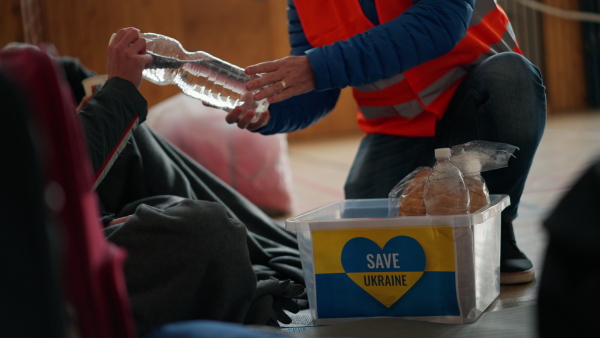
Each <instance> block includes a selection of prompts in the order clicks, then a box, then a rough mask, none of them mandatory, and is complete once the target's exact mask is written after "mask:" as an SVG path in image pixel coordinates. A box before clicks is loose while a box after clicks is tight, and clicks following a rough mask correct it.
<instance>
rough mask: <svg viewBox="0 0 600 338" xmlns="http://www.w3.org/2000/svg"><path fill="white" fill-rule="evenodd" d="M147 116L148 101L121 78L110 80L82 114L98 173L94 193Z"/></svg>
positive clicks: (95, 177)
mask: <svg viewBox="0 0 600 338" xmlns="http://www.w3.org/2000/svg"><path fill="white" fill-rule="evenodd" d="M147 114H148V103H147V102H146V99H144V97H143V96H142V94H141V93H140V92H139V91H138V90H137V88H136V87H135V86H134V85H133V83H131V82H130V81H127V80H124V79H121V78H118V77H114V78H111V79H109V80H108V81H107V82H106V83H105V84H104V86H102V88H101V89H100V91H99V92H98V93H97V94H96V95H95V96H94V97H93V98H92V99H91V100H90V101H89V102H88V105H87V107H85V108H84V109H82V110H81V111H80V112H79V115H80V117H81V120H82V122H83V127H84V131H85V135H86V139H87V142H88V148H89V154H90V158H91V161H92V166H93V169H94V189H95V188H96V186H97V185H98V184H99V183H100V182H101V181H102V179H103V178H104V176H106V174H107V173H108V170H109V169H110V167H111V166H112V164H113V163H114V161H115V160H116V159H117V157H118V156H119V154H120V153H121V151H122V150H123V148H124V147H125V146H126V145H127V142H128V141H129V139H130V138H131V134H132V132H133V131H134V130H135V128H136V127H137V126H138V125H139V124H140V123H142V122H144V121H145V120H146V116H147Z"/></svg>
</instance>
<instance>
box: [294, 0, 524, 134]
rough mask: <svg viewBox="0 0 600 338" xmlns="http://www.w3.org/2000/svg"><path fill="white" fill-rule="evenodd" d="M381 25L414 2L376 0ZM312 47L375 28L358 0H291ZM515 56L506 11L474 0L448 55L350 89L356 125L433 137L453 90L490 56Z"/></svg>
mask: <svg viewBox="0 0 600 338" xmlns="http://www.w3.org/2000/svg"><path fill="white" fill-rule="evenodd" d="M375 2H376V7H377V13H378V15H379V20H380V22H381V23H385V22H387V21H391V20H393V19H395V18H396V17H398V16H399V15H400V14H402V13H403V12H404V11H405V10H406V9H408V8H409V7H410V6H412V5H413V1H412V0H375ZM294 3H295V5H296V10H297V12H298V16H299V17H300V22H301V23H302V27H303V29H304V33H305V35H306V38H307V39H308V41H309V42H310V44H311V45H312V46H313V47H320V46H324V45H328V44H332V43H334V42H336V41H339V40H346V39H349V38H351V37H352V36H354V35H356V34H360V33H362V32H365V31H366V30H368V29H370V28H373V27H374V25H373V24H372V23H371V21H369V19H368V18H367V17H366V16H365V15H364V13H363V11H362V9H361V7H360V4H359V2H358V1H356V0H354V1H353V0H319V1H313V0H295V1H294ZM506 51H513V52H516V53H519V54H522V53H521V50H520V49H519V47H518V45H517V42H516V39H515V36H514V32H513V30H512V27H511V25H510V21H509V19H508V17H507V16H506V13H504V11H503V10H502V8H500V6H498V5H497V4H496V1H495V0H477V1H476V5H475V8H474V9H473V16H472V18H471V21H470V23H469V27H468V29H467V33H466V35H465V37H464V38H463V39H462V40H461V41H459V42H458V44H457V45H456V46H455V47H454V48H453V49H452V50H451V51H449V52H448V53H446V54H444V55H442V56H440V57H438V58H435V59H433V60H430V61H428V62H425V63H423V64H421V65H418V66H416V67H413V68H411V69H409V70H407V71H405V72H404V73H401V74H398V75H396V76H393V77H391V78H389V79H383V80H379V81H377V82H375V83H372V84H368V85H364V86H360V87H357V88H353V94H354V99H355V100H356V102H357V104H358V106H359V111H358V116H357V118H358V124H359V126H360V128H361V129H362V130H363V131H364V132H365V133H382V134H391V135H402V136H433V135H434V134H435V125H436V122H437V120H439V119H441V117H442V116H443V115H444V112H445V110H446V108H447V107H448V104H449V103H450V100H451V99H452V96H453V95H454V92H455V91H456V89H457V87H458V86H459V84H460V83H461V82H462V80H463V79H464V77H465V75H466V74H467V70H468V69H469V67H470V66H472V65H476V64H478V63H480V62H481V61H483V60H484V59H486V58H488V57H489V56H492V55H494V54H497V53H500V52H506Z"/></svg>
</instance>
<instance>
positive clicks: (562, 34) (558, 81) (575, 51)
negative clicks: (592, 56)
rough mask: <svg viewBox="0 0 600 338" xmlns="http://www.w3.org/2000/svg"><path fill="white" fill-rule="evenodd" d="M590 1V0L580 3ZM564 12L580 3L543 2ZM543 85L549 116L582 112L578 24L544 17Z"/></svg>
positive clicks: (583, 96) (582, 75)
mask: <svg viewBox="0 0 600 338" xmlns="http://www.w3.org/2000/svg"><path fill="white" fill-rule="evenodd" d="M583 1H589V0H583ZM543 2H544V3H546V4H548V5H550V6H553V7H556V8H560V9H565V10H574V11H578V10H579V8H580V7H579V0H544V1H543ZM542 22H543V30H542V31H543V37H544V49H545V53H544V58H545V67H544V69H545V74H544V76H545V83H546V86H547V91H546V92H547V97H548V111H549V113H564V112H568V111H573V110H579V109H584V108H586V107H587V103H586V81H585V69H584V55H583V42H582V31H581V22H579V21H575V20H566V19H561V18H558V17H556V16H552V15H547V14H544V15H543V16H542Z"/></svg>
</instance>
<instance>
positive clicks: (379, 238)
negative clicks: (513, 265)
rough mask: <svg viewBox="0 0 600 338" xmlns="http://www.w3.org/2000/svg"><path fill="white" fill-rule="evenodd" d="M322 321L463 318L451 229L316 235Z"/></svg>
mask: <svg viewBox="0 0 600 338" xmlns="http://www.w3.org/2000/svg"><path fill="white" fill-rule="evenodd" d="M312 240H313V254H314V256H313V259H314V268H315V284H316V285H315V290H316V300H317V307H316V308H317V314H318V317H319V318H346V317H376V316H392V317H415V316H459V315H460V309H459V305H458V296H457V292H456V266H455V259H454V238H453V235H452V227H450V226H432V227H409V228H385V229H383V228H380V229H374V228H369V229H348V230H313V232H312Z"/></svg>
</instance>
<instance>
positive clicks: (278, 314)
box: [57, 28, 307, 337]
mask: <svg viewBox="0 0 600 338" xmlns="http://www.w3.org/2000/svg"><path fill="white" fill-rule="evenodd" d="M57 61H58V62H59V63H60V64H61V65H62V66H63V69H64V70H65V72H66V73H67V78H69V82H70V83H71V84H72V85H73V92H74V97H76V98H77V99H79V98H80V96H81V88H79V86H80V85H79V83H80V82H78V81H76V80H74V79H73V78H74V77H75V78H76V77H77V76H81V77H82V79H83V78H85V77H87V76H91V75H94V74H93V72H90V71H87V70H85V69H84V68H83V66H81V65H79V64H78V63H76V62H75V61H76V60H75V59H72V58H70V59H69V58H67V59H61V58H57ZM151 61H152V59H151V57H150V56H149V55H147V54H146V53H145V40H144V39H142V38H140V35H139V31H138V30H137V29H135V28H125V29H121V30H119V31H118V32H117V33H116V35H115V38H114V39H113V40H112V41H111V43H110V44H109V46H108V49H107V75H108V76H107V78H108V80H107V82H106V83H105V84H104V85H103V86H102V88H101V89H100V91H98V92H97V93H96V94H95V95H94V96H93V97H88V98H84V99H82V104H81V105H80V107H79V108H78V109H80V110H79V111H78V114H79V116H80V117H81V121H82V124H83V127H84V131H85V133H86V138H87V142H88V148H89V153H90V158H91V162H92V165H93V169H94V171H95V183H94V188H95V190H96V192H97V194H98V197H99V201H100V206H99V207H100V210H101V211H102V214H103V215H104V217H103V223H104V225H105V226H106V228H105V232H106V235H107V238H108V239H109V240H110V241H112V242H114V243H115V244H117V245H119V246H122V247H124V248H126V249H127V251H128V258H127V260H126V262H125V277H126V282H127V288H128V293H129V296H130V299H131V305H132V310H133V314H134V317H135V321H136V327H137V330H138V335H139V336H140V337H142V336H145V335H146V334H148V333H149V332H152V331H153V330H155V329H156V328H158V327H160V326H162V325H164V324H167V323H173V322H179V321H186V320H195V319H210V320H219V321H226V322H236V323H244V324H260V325H273V326H277V325H278V321H279V322H283V323H289V322H290V318H289V317H288V316H287V315H286V314H285V312H284V311H283V310H284V309H285V310H288V311H291V312H296V311H298V310H299V308H300V307H306V306H307V303H306V300H305V295H304V286H303V285H304V278H303V276H302V268H301V263H300V258H299V252H298V249H297V242H296V240H295V237H294V235H293V234H291V233H289V232H287V231H285V230H284V229H283V228H281V227H280V226H279V225H278V224H277V223H276V222H275V221H274V220H273V219H271V218H270V217H268V216H267V215H266V214H264V213H263V212H262V211H261V210H260V209H259V208H258V207H256V206H255V205H253V204H252V203H251V202H250V201H248V200H247V199H246V198H244V197H243V196H242V195H240V194H239V193H237V192H236V191H234V190H233V189H232V188H230V187H229V186H227V185H226V184H224V183H223V182H222V181H220V180H219V179H218V178H216V176H214V175H213V174H211V173H210V172H208V171H207V170H206V169H205V168H203V167H202V166H200V165H199V164H198V163H196V162H194V161H193V160H191V159H190V158H189V157H187V156H185V155H184V154H183V153H182V152H180V151H179V150H177V149H176V148H175V147H174V146H173V145H171V144H170V143H169V142H167V141H166V140H165V139H163V138H162V137H161V136H159V135H157V134H156V133H154V132H153V131H152V130H151V129H150V128H148V127H147V126H145V125H144V124H143V122H144V120H145V118H146V114H147V102H146V100H145V99H144V97H143V96H142V95H141V93H140V92H139V91H138V87H139V85H140V83H141V79H142V71H143V69H144V68H145V67H146V66H148V65H149V64H150V62H151ZM74 63H76V64H75V65H74ZM82 69H83V70H82ZM78 93H79V94H78ZM78 95H79V97H78Z"/></svg>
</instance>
